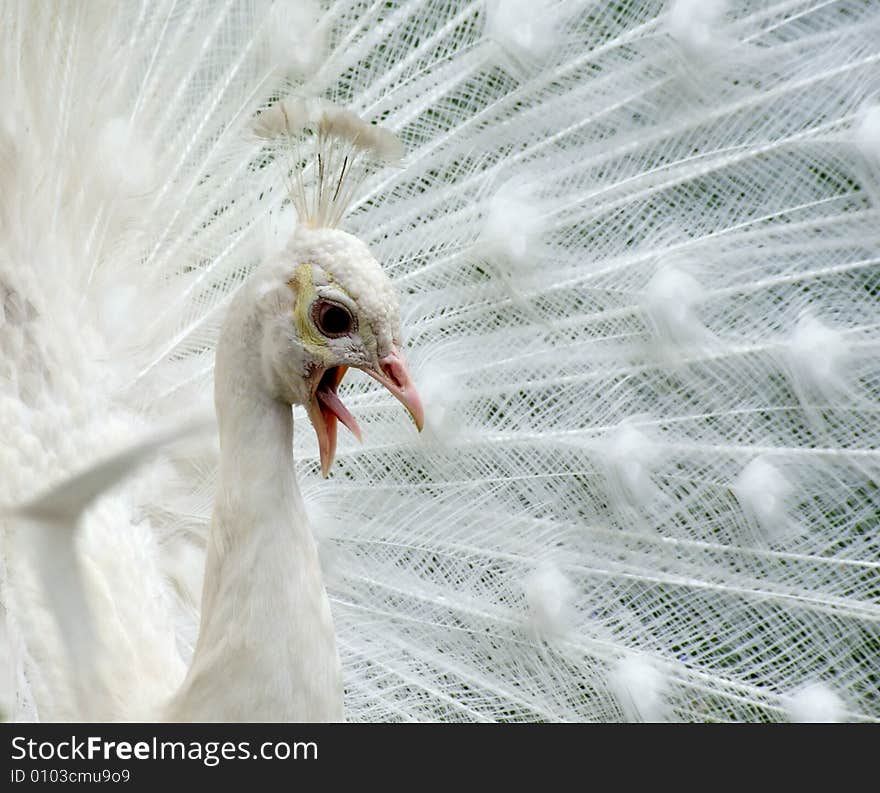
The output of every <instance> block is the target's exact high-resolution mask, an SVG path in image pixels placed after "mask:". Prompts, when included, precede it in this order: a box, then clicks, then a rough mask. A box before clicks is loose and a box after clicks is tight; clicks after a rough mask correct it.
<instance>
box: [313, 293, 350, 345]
mask: <svg viewBox="0 0 880 793" xmlns="http://www.w3.org/2000/svg"><path fill="white" fill-rule="evenodd" d="M312 319H313V320H314V321H315V326H316V327H317V328H318V330H319V331H321V333H323V334H324V335H325V336H329V337H330V338H335V337H337V336H344V335H345V334H346V333H350V332H351V331H352V330H353V329H354V324H355V322H354V317H352V315H351V313H350V312H349V310H348V309H347V308H345V306H340V305H339V304H338V303H330V302H328V301H326V300H319V301H317V302H316V303H315V305H314V306H313V307H312Z"/></svg>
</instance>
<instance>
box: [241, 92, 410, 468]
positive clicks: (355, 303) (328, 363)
mask: <svg viewBox="0 0 880 793" xmlns="http://www.w3.org/2000/svg"><path fill="white" fill-rule="evenodd" d="M254 129H255V132H256V134H257V136H258V137H259V138H260V139H262V141H263V142H264V144H265V146H266V147H267V149H268V152H269V154H270V156H271V157H273V158H274V159H275V160H276V162H278V163H279V164H281V165H282V169H283V173H284V176H285V178H286V180H287V191H288V196H289V198H290V201H291V203H292V204H293V206H294V208H295V210H296V214H297V219H298V222H297V228H296V232H295V233H294V235H293V238H292V239H291V241H290V243H289V244H288V245H287V248H286V249H285V251H284V252H283V253H282V254H281V256H280V257H279V258H278V260H277V261H276V262H275V263H273V264H272V266H270V267H269V268H267V269H265V270H264V273H265V275H266V280H264V281H263V282H262V283H261V285H259V286H258V290H259V293H260V294H261V296H262V297H261V298H260V300H261V302H262V307H263V309H264V310H263V312H262V313H263V321H262V326H263V349H262V363H263V372H264V375H265V378H266V380H267V382H268V383H269V387H270V389H271V391H272V392H273V394H274V396H275V397H276V398H279V399H283V400H285V401H288V402H290V403H292V404H300V405H304V406H305V408H306V410H307V411H308V415H309V418H310V419H311V422H312V424H313V425H314V427H315V432H316V433H317V435H318V445H319V449H320V453H321V468H322V470H323V473H324V475H325V476H326V475H327V472H328V471H329V469H330V465H331V464H332V462H333V456H334V453H335V450H336V429H337V421H341V422H342V423H343V424H344V425H345V426H346V427H348V428H349V429H350V430H351V431H352V432H353V433H354V434H355V436H357V437H358V438H360V429H359V427H358V425H357V422H356V421H355V419H354V416H352V415H351V413H350V412H349V411H348V409H347V408H346V407H345V406H344V405H343V404H342V402H341V401H340V399H339V396H338V394H337V388H338V386H339V384H340V383H341V382H342V378H343V377H344V376H345V373H346V371H347V370H348V369H349V368H350V367H356V368H358V369H361V370H363V371H364V372H366V373H367V374H368V375H370V377H372V378H374V379H375V380H378V381H379V382H380V383H381V384H382V385H384V386H385V387H386V388H387V389H388V390H389V391H390V392H391V393H392V394H394V396H395V397H397V398H398V399H399V400H400V401H401V402H402V403H403V404H404V405H405V406H406V408H407V410H409V412H410V414H411V415H412V417H413V419H414V421H415V423H416V426H417V427H418V428H419V430H421V428H422V423H423V420H424V413H423V410H422V404H421V402H420V400H419V396H418V394H417V392H416V389H415V387H414V386H413V384H412V380H411V379H410V376H409V372H408V371H407V368H406V363H405V361H404V357H403V353H402V351H401V337H400V312H399V309H398V305H397V298H396V296H395V294H394V289H393V288H392V286H391V282H390V280H389V279H388V277H387V276H386V275H385V273H384V272H383V271H382V268H381V267H380V266H379V263H378V262H377V261H376V260H375V259H374V258H373V256H372V255H371V254H370V252H369V250H368V249H367V247H366V245H364V244H363V243H362V242H361V241H360V240H358V239H357V238H356V237H353V236H352V235H351V234H347V233H345V232H344V231H340V230H339V229H338V228H337V226H338V224H339V223H340V222H341V220H342V218H343V216H344V215H345V213H346V211H347V210H348V208H349V206H350V205H351V202H352V198H353V196H354V194H355V192H356V190H357V188H358V186H359V185H360V184H361V182H362V181H363V180H364V178H365V177H366V176H367V174H368V172H369V170H370V165H371V164H375V163H386V164H387V163H389V162H394V161H396V160H399V159H400V157H401V156H402V152H403V149H402V146H401V144H400V141H398V139H397V138H396V137H395V136H394V135H393V134H392V133H390V132H389V131H387V130H385V129H382V128H381V127H377V126H374V125H373V124H369V123H367V122H365V121H363V120H361V119H360V118H358V117H357V116H356V115H354V114H353V113H350V112H349V111H347V110H344V109H342V108H340V107H337V106H336V105H333V104H331V103H330V102H327V101H325V100H322V99H308V100H296V99H288V100H283V101H281V102H278V103H276V104H274V105H273V106H272V107H270V108H268V109H266V110H265V111H264V112H262V113H260V115H259V116H258V118H257V121H256V124H255V128H254Z"/></svg>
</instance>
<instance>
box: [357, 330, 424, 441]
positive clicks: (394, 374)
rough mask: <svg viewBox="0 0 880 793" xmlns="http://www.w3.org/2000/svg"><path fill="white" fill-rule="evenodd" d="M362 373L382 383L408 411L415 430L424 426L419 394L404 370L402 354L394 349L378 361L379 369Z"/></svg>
mask: <svg viewBox="0 0 880 793" xmlns="http://www.w3.org/2000/svg"><path fill="white" fill-rule="evenodd" d="M364 371H365V372H366V373H367V374H368V375H370V377H372V378H373V379H374V380H377V381H378V382H380V383H382V385H384V386H385V388H387V389H388V390H389V391H390V392H391V393H392V394H394V396H396V397H397V398H398V399H399V400H400V402H401V404H402V405H403V406H404V407H405V408H406V409H407V410H408V411H409V414H410V416H412V418H413V421H414V422H415V423H416V428H417V429H418V431H419V432H421V431H422V427H424V426H425V409H424V407H422V400H421V399H420V398H419V392H418V391H416V387H415V385H414V384H413V381H412V379H411V378H410V376H409V370H408V369H407V368H406V360H405V359H404V357H403V353H402V352H401V351H400V350H399V349H398V348H397V347H395V348H394V349H393V350H392V351H391V353H390V354H388V355H386V356H385V357H384V358H382V360H380V361H379V369H367V368H364Z"/></svg>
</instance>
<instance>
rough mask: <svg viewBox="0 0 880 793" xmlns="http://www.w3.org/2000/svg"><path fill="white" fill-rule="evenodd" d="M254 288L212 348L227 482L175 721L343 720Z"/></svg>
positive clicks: (334, 660) (330, 633)
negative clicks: (270, 387) (267, 374)
mask: <svg viewBox="0 0 880 793" xmlns="http://www.w3.org/2000/svg"><path fill="white" fill-rule="evenodd" d="M246 291H247V286H246V287H245V288H244V289H243V290H242V292H245V294H243V295H240V296H239V297H238V298H237V299H236V300H235V301H234V302H233V305H232V306H231V307H230V311H229V314H228V315H227V319H226V322H225V323H224V328H223V332H222V334H221V338H220V341H219V343H218V346H217V360H216V365H215V373H214V398H215V404H216V408H217V418H218V421H219V426H220V476H219V482H218V487H217V496H216V499H215V503H214V515H213V521H212V527H211V536H210V541H209V543H208V552H207V563H206V568H205V585H204V590H203V594H202V618H201V626H200V629H199V639H198V644H197V646H196V650H195V654H194V656H193V661H192V664H191V666H190V669H189V673H188V674H187V678H186V680H185V681H184V684H183V686H182V687H181V689H180V691H179V692H178V693H177V695H176V696H175V698H174V700H173V702H172V703H171V708H170V718H171V719H173V720H180V721H341V720H342V684H341V672H340V667H339V659H338V655H337V652H336V641H335V634H334V630H333V621H332V617H331V614H330V604H329V602H328V600H327V595H326V593H325V591H324V586H323V583H322V580H321V570H320V565H319V562H318V556H317V552H316V549H315V543H314V540H313V538H312V534H311V531H310V529H309V526H308V521H307V519H306V516H305V510H304V507H303V503H302V497H301V496H300V492H299V486H298V485H297V481H296V473H295V469H294V462H293V455H292V449H293V445H292V440H293V419H292V415H291V409H290V406H289V405H287V404H284V403H282V402H279V401H278V400H276V399H273V398H272V397H270V396H269V395H268V394H267V393H266V391H265V388H264V387H263V382H264V381H263V378H262V376H261V372H260V363H259V358H260V354H259V350H260V327H259V324H258V321H257V319H256V318H255V316H254V314H253V312H252V311H249V310H248V308H249V306H251V305H253V304H252V302H251V301H250V300H249V299H248V295H247V294H246Z"/></svg>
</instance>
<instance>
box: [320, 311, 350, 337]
mask: <svg viewBox="0 0 880 793" xmlns="http://www.w3.org/2000/svg"><path fill="white" fill-rule="evenodd" d="M350 325H351V317H349V315H348V312H347V311H346V310H345V309H344V308H340V307H339V306H327V307H326V308H325V309H324V310H323V311H322V312H321V329H322V330H323V331H324V332H325V333H347V332H348V329H349V327H350Z"/></svg>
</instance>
